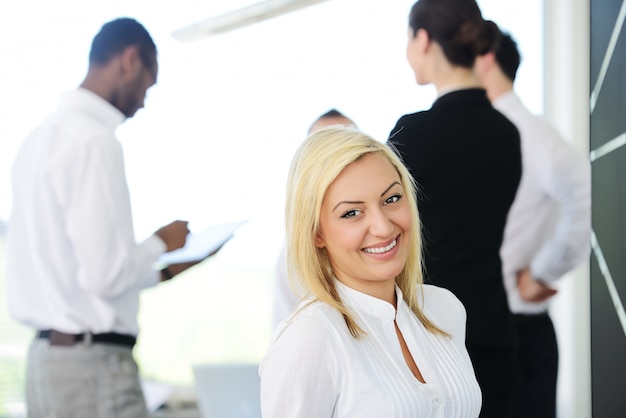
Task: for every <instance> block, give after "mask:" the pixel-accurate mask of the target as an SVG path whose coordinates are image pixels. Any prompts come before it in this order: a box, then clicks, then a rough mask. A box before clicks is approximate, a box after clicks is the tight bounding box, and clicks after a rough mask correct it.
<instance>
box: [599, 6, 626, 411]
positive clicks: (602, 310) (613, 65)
mask: <svg viewBox="0 0 626 418" xmlns="http://www.w3.org/2000/svg"><path fill="white" fill-rule="evenodd" d="M622 3H623V0H591V57H590V58H591V67H590V73H591V80H590V81H591V88H594V86H595V85H596V83H597V80H598V77H599V75H600V69H601V66H602V62H603V60H604V57H605V54H606V51H607V48H608V46H609V42H610V39H611V35H612V32H613V30H614V28H615V27H616V23H617V19H618V16H619V10H620V8H621V6H622ZM624 31H625V29H624V26H622V29H621V33H620V35H619V38H618V40H617V44H616V47H615V50H614V53H613V55H612V56H611V60H610V64H609V66H608V69H607V73H606V77H605V79H604V83H603V85H602V88H601V90H600V92H599V94H598V97H597V103H596V106H595V108H594V109H593V110H592V114H591V116H590V127H591V136H590V149H591V150H592V151H593V150H597V149H598V147H601V146H602V145H604V144H607V143H609V142H610V141H611V140H614V139H615V138H617V137H619V136H620V135H623V134H624V133H625V132H626V34H625V33H624ZM592 176H593V177H592V198H593V203H592V210H593V214H592V224H593V230H594V233H595V234H596V237H597V241H598V246H597V248H595V251H594V254H595V255H594V256H593V257H592V261H591V366H592V372H591V379H592V384H591V386H592V412H593V417H599V418H623V417H626V392H625V388H626V334H625V332H624V326H623V324H622V323H621V322H620V318H619V317H618V309H619V308H618V307H619V303H621V304H622V306H623V305H624V301H626V146H624V145H622V146H620V147H618V148H616V149H615V150H613V151H611V152H610V153H608V154H606V155H604V156H602V157H599V158H597V159H596V160H595V161H593V162H592ZM600 254H601V257H598V255H600ZM602 259H604V260H605V261H606V268H608V271H609V272H610V276H609V275H605V274H603V272H602V271H601V268H600V267H601V266H600V263H601V262H602V261H601V260H602ZM607 281H609V282H611V283H612V284H613V286H614V288H615V290H616V293H617V294H616V295H615V294H613V295H612V294H611V292H610V288H611V285H609V284H607ZM614 297H617V298H618V300H620V301H621V302H618V303H617V304H616V303H615V300H614Z"/></svg>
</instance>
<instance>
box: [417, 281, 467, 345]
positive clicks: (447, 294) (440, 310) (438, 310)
mask: <svg viewBox="0 0 626 418" xmlns="http://www.w3.org/2000/svg"><path fill="white" fill-rule="evenodd" d="M422 289H423V293H424V310H425V311H426V312H427V313H428V314H429V315H430V316H431V317H432V319H433V320H434V321H435V322H436V323H437V324H438V325H439V326H440V327H441V328H443V329H444V330H445V331H447V332H452V333H454V332H455V330H457V329H459V327H462V328H463V329H464V328H465V322H466V320H467V314H466V311H465V306H463V303H461V301H460V300H459V298H457V297H456V296H455V295H454V294H453V293H452V292H451V291H449V290H448V289H445V288H443V287H439V286H435V285H430V284H425V285H423V286H422Z"/></svg>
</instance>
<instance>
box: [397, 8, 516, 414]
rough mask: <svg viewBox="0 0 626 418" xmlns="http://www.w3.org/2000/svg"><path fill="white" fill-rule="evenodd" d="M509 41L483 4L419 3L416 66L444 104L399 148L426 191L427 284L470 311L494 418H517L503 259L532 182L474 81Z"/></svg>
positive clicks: (510, 128) (470, 330)
mask: <svg viewBox="0 0 626 418" xmlns="http://www.w3.org/2000/svg"><path fill="white" fill-rule="evenodd" d="M499 39H500V31H499V29H498V27H497V25H496V24H495V23H493V22H491V21H485V20H484V19H483V17H482V14H481V12H480V9H479V8H478V5H477V4H476V2H475V1H474V0H419V1H417V2H416V3H415V4H414V5H413V7H412V9H411V12H410V15H409V31H408V46H407V58H408V61H409V64H410V66H411V68H412V70H413V72H414V73H415V77H416V81H417V83H418V84H420V85H425V84H434V85H435V87H436V88H437V95H438V98H437V100H436V101H435V102H434V103H433V105H432V107H431V108H430V109H429V110H427V111H422V112H417V113H414V114H410V115H404V116H402V117H401V118H400V119H399V120H398V121H397V123H396V126H395V127H394V128H393V129H392V131H391V135H390V138H389V142H391V143H393V144H395V145H396V147H397V148H398V150H399V152H400V153H401V154H402V156H403V158H404V161H405V163H406V164H407V166H408V167H409V169H410V171H411V173H412V174H413V176H414V177H415V180H416V182H417V185H418V190H419V197H420V198H419V200H418V207H419V210H420V214H421V215H422V225H423V235H424V266H425V276H426V279H425V282H426V283H432V284H435V285H438V286H441V287H445V288H447V289H449V290H451V291H452V292H453V293H454V294H455V295H456V296H457V297H458V298H459V299H460V300H461V302H463V304H464V305H465V308H466V310H467V321H468V323H467V340H466V342H467V349H468V352H469V355H470V358H471V359H472V362H473V364H474V369H475V370H476V378H477V379H478V383H479V384H480V387H481V389H482V392H483V408H482V411H481V415H480V416H481V417H485V418H486V417H494V418H505V417H510V416H512V402H513V396H514V393H515V384H516V379H517V371H518V367H517V345H518V342H517V338H516V332H515V326H514V322H513V316H512V314H511V312H510V310H509V307H508V303H507V297H506V292H505V290H504V285H503V281H502V266H501V261H500V255H499V250H500V245H501V243H502V237H503V233H504V228H505V224H506V217H507V214H508V212H509V209H510V207H511V204H512V203H513V199H514V198H515V193H516V191H517V187H518V184H519V181H520V177H521V173H522V164H521V150H520V137H519V132H518V130H517V129H516V127H515V126H514V125H513V124H512V123H511V122H510V121H509V120H508V119H507V118H505V117H504V116H503V115H502V114H501V113H500V112H498V111H497V110H495V109H494V108H493V107H492V106H491V103H490V102H489V99H488V98H487V94H486V92H485V90H484V89H483V88H482V87H481V85H480V83H479V80H478V79H477V77H476V75H475V74H474V72H473V67H474V63H475V60H476V58H477V57H479V56H480V55H483V54H486V53H487V52H489V51H491V50H493V49H494V48H495V47H496V46H497V44H498V42H499Z"/></svg>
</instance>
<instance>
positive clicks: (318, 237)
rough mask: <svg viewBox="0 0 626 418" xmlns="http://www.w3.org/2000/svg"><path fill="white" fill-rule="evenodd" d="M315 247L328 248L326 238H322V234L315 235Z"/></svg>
mask: <svg viewBox="0 0 626 418" xmlns="http://www.w3.org/2000/svg"><path fill="white" fill-rule="evenodd" d="M315 246H316V247H317V248H324V247H326V242H325V241H324V237H323V236H322V233H321V232H318V233H317V234H315Z"/></svg>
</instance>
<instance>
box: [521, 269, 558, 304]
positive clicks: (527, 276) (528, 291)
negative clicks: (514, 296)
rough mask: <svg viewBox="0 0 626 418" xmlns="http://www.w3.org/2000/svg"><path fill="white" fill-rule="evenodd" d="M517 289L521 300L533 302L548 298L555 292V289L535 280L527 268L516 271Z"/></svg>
mask: <svg viewBox="0 0 626 418" xmlns="http://www.w3.org/2000/svg"><path fill="white" fill-rule="evenodd" d="M517 289H518V290H519V294H520V297H521V298H522V300H524V301H526V302H535V303H537V302H543V301H545V300H548V299H550V298H551V297H552V296H554V295H555V294H556V292H557V290H556V289H553V288H551V287H549V286H547V285H545V284H544V283H542V282H540V281H538V280H535V278H534V277H533V276H532V274H531V273H530V270H529V269H524V270H521V271H519V272H518V273H517Z"/></svg>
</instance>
